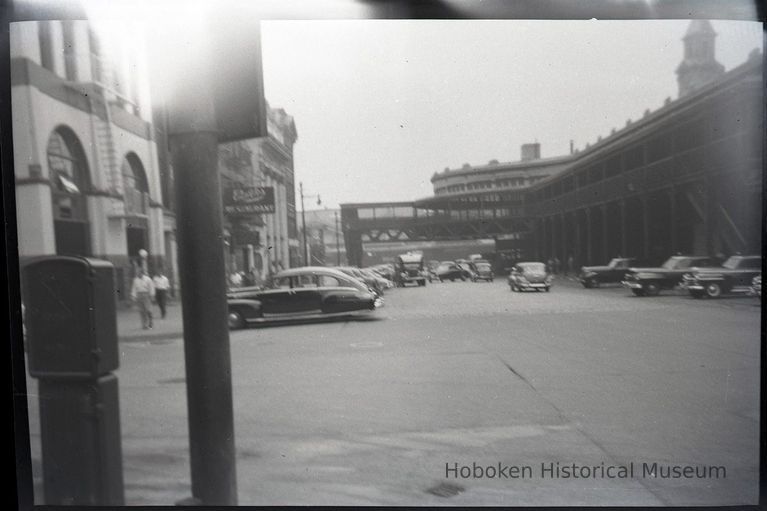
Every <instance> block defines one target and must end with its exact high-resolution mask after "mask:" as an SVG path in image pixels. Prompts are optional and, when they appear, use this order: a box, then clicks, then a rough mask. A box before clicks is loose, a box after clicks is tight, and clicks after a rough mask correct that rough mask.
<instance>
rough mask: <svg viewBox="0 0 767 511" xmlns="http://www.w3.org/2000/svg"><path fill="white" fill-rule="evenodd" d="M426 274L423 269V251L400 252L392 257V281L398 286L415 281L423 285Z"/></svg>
mask: <svg viewBox="0 0 767 511" xmlns="http://www.w3.org/2000/svg"><path fill="white" fill-rule="evenodd" d="M427 277H428V274H427V273H426V271H424V265H423V253H421V252H420V251H414V252H408V253H406V254H400V255H398V256H397V257H395V258H394V282H395V283H396V284H397V286H398V287H404V286H405V284H412V283H415V284H416V285H418V286H425V285H426V281H427V280H428V279H427Z"/></svg>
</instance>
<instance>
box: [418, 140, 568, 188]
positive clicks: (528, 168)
mask: <svg viewBox="0 0 767 511" xmlns="http://www.w3.org/2000/svg"><path fill="white" fill-rule="evenodd" d="M569 161H570V156H569V155H566V156H557V157H554V158H541V145H540V144H539V143H537V142H536V143H533V144H523V145H522V149H521V159H520V160H518V161H513V162H505V163H501V162H499V161H498V160H490V162H488V163H487V164H486V165H469V164H468V163H464V164H463V166H462V167H461V168H458V169H450V168H446V169H445V170H444V171H442V172H437V173H435V174H434V175H433V176H432V178H431V182H432V185H433V186H434V196H435V197H441V196H457V195H461V194H465V193H467V192H480V191H483V192H484V191H489V190H498V191H500V190H504V191H507V190H519V189H522V188H526V187H528V186H530V185H532V184H534V183H537V182H538V181H541V180H543V179H545V178H547V177H549V176H551V175H554V174H556V173H558V172H561V171H562V170H564V168H565V166H566V165H567V163H568V162H569Z"/></svg>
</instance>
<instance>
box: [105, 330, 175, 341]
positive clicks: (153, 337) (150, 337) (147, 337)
mask: <svg viewBox="0 0 767 511" xmlns="http://www.w3.org/2000/svg"><path fill="white" fill-rule="evenodd" d="M183 337H184V332H162V333H160V332H158V333H156V334H143V335H125V336H118V338H117V342H126V343H130V342H152V341H166V340H169V339H180V338H183Z"/></svg>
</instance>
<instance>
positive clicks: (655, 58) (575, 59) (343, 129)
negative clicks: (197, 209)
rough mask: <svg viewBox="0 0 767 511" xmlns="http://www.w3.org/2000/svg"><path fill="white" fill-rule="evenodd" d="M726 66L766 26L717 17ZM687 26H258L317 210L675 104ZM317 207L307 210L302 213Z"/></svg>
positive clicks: (400, 196) (407, 187) (579, 137)
mask: <svg viewBox="0 0 767 511" xmlns="http://www.w3.org/2000/svg"><path fill="white" fill-rule="evenodd" d="M712 24H713V26H714V29H715V30H716V31H717V33H718V34H719V35H718V37H717V59H718V60H719V62H721V63H722V64H723V65H724V66H725V69H727V70H730V69H732V68H733V67H735V66H737V65H739V64H741V63H742V62H744V61H745V60H746V58H747V56H748V53H749V52H750V51H751V50H752V49H754V48H756V47H760V46H761V44H762V43H761V41H762V39H761V38H762V32H761V24H759V23H754V22H737V21H713V22H712ZM688 25H689V21H686V20H684V21H681V20H680V21H652V20H642V21H495V20H488V21H418V20H413V21H406V20H404V21H403V20H395V21H389V20H348V21H267V22H264V23H263V28H262V44H263V54H264V55H263V65H264V82H265V88H266V97H267V100H268V101H269V103H270V104H271V105H272V106H273V107H282V108H284V109H285V110H286V111H287V112H288V113H289V114H290V115H292V116H293V117H294V118H295V122H296V128H297V131H298V142H297V143H296V145H295V173H296V181H297V182H298V181H303V183H304V190H305V192H306V193H307V194H312V195H314V194H320V195H321V196H322V199H323V206H327V207H336V206H337V205H338V204H339V203H345V202H369V201H389V200H403V201H407V200H413V199H416V198H421V197H426V196H429V195H431V194H432V186H431V182H430V178H431V176H432V175H433V174H434V172H438V171H441V170H443V169H444V168H445V167H450V168H456V167H460V166H461V165H462V164H464V163H470V164H472V165H481V164H486V163H487V162H488V161H489V160H491V159H497V160H499V161H502V162H503V161H516V160H519V157H520V146H521V145H522V144H523V143H527V142H534V141H536V140H537V141H538V142H540V143H541V153H542V156H543V157H551V156H558V155H563V154H567V153H568V152H569V145H570V140H571V139H572V140H573V141H574V142H575V146H576V147H577V148H583V147H584V146H585V145H586V143H587V142H591V143H593V142H595V141H596V139H597V136H599V135H603V136H606V135H608V134H609V133H610V130H611V129H612V128H613V127H618V128H620V127H622V126H624V125H625V123H626V120H627V119H629V118H631V119H637V118H639V117H641V115H642V113H643V112H644V110H645V109H647V108H649V109H651V110H655V109H657V108H659V107H660V106H662V105H663V102H664V100H665V98H666V97H671V98H672V99H675V98H676V97H677V82H676V74H675V72H674V71H675V69H676V67H677V66H678V65H679V63H680V62H681V60H682V51H683V48H682V41H681V38H682V36H683V35H684V32H685V30H686V29H687V26H688ZM316 207H317V206H316V205H315V204H314V203H313V202H312V201H311V200H309V201H307V209H315V208H316Z"/></svg>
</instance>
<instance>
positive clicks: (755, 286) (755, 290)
mask: <svg viewBox="0 0 767 511" xmlns="http://www.w3.org/2000/svg"><path fill="white" fill-rule="evenodd" d="M750 294H751V296H756V297H757V298H759V301H761V300H762V274H761V273H760V274H759V275H757V276H756V277H754V278H753V280H752V281H751V293H750Z"/></svg>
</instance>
